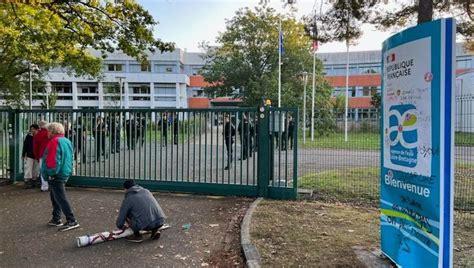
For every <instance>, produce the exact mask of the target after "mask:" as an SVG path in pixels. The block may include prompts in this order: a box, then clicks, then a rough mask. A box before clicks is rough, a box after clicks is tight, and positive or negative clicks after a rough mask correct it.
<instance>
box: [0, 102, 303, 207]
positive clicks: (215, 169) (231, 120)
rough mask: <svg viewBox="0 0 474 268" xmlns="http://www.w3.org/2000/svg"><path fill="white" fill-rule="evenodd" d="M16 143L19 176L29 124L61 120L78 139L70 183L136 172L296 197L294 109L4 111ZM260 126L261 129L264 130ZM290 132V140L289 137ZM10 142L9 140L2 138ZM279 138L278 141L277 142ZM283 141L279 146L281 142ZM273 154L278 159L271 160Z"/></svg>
mask: <svg viewBox="0 0 474 268" xmlns="http://www.w3.org/2000/svg"><path fill="white" fill-rule="evenodd" d="M5 114H6V115H9V116H10V118H12V119H10V121H11V122H8V124H10V128H5V129H10V132H11V134H12V136H11V139H10V141H11V142H13V144H14V146H13V147H14V148H13V149H14V151H13V155H12V156H8V155H6V158H10V159H11V158H13V160H12V161H10V162H8V163H9V164H10V163H13V164H12V167H11V168H12V172H13V173H12V174H9V176H11V177H13V178H15V179H17V180H18V179H21V178H22V176H23V175H22V173H23V165H22V164H21V156H20V154H19V152H21V150H22V142H21V140H22V139H23V138H24V137H25V135H26V133H27V131H28V129H29V126H30V125H31V124H32V123H38V122H40V121H42V120H44V121H46V122H60V123H62V124H63V125H64V126H65V132H66V133H65V136H66V137H67V138H69V139H70V140H71V141H72V144H73V147H74V159H75V161H74V170H75V171H74V176H72V177H71V179H70V184H71V185H78V186H81V185H82V186H100V187H120V186H121V184H122V182H123V180H125V179H128V178H133V179H136V180H139V181H140V183H141V184H142V185H144V186H146V187H148V188H150V189H156V190H169V191H179V192H197V193H210V194H229V195H244V196H268V197H274V198H296V185H297V184H296V179H297V173H296V172H297V170H296V169H295V168H294V166H295V165H296V163H297V162H296V153H294V154H290V153H288V151H285V149H286V148H285V146H286V144H287V143H291V144H293V143H294V144H297V134H296V133H297V128H294V129H293V132H294V133H295V134H294V135H293V133H292V134H291V135H288V137H287V136H286V135H285V134H284V133H285V132H284V129H285V128H284V127H283V126H282V127H280V124H281V123H283V124H286V123H285V122H286V121H285V119H286V118H289V117H290V115H292V114H294V115H295V116H296V118H297V114H298V113H297V110H295V109H293V110H292V109H275V108H271V109H269V108H263V109H261V110H260V109H257V108H235V109H234V108H232V109H128V110H118V109H105V110H49V111H39V110H34V111H21V112H18V111H17V112H5ZM259 130H261V131H259ZM289 138H290V139H291V142H289V141H288V139H289ZM1 144H2V145H4V146H7V145H8V142H7V143H3V142H2V143H1ZM275 144H277V145H278V146H276V147H275V146H274V145H275ZM275 148H277V149H275ZM272 162H273V166H274V167H275V168H272V167H273V166H272V165H271V163H272Z"/></svg>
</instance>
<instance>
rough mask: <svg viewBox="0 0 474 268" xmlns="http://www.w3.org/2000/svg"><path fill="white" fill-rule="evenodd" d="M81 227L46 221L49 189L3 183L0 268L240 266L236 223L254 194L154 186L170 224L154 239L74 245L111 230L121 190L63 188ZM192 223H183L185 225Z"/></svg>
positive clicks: (238, 224) (1, 191)
mask: <svg viewBox="0 0 474 268" xmlns="http://www.w3.org/2000/svg"><path fill="white" fill-rule="evenodd" d="M67 195H68V197H69V199H70V201H71V205H72V208H73V210H74V213H75V216H76V218H77V220H78V222H79V223H80V224H81V227H79V228H78V229H75V230H71V231H68V232H58V231H57V230H56V229H57V228H56V227H49V226H47V224H46V223H47V222H48V220H49V219H50V217H51V203H50V199H49V193H42V192H40V191H39V190H38V189H31V190H23V189H22V188H21V186H15V185H8V186H2V187H0V215H1V217H0V226H1V228H0V267H97V266H101V267H102V266H106V267H110V266H114V267H132V266H135V267H157V266H161V267H178V266H179V267H182V266H192V267H206V266H219V267H223V266H224V267H243V266H244V260H243V258H242V255H241V250H240V223H241V220H242V218H243V215H244V214H245V211H246V209H247V208H248V206H249V204H250V202H252V200H251V199H245V198H235V197H209V196H196V195H185V194H169V193H155V197H156V198H157V200H158V202H159V203H160V204H161V206H162V207H163V209H164V211H165V213H166V214H167V216H168V219H167V223H168V224H169V225H170V226H171V228H169V229H167V230H164V231H162V235H161V238H160V239H159V240H158V241H151V240H148V239H147V238H148V236H146V235H145V236H144V238H145V241H144V242H143V243H140V244H134V243H130V242H127V241H125V240H124V239H120V240H117V241H110V242H105V243H101V244H97V245H93V246H89V247H84V248H77V246H76V241H75V238H76V237H77V236H82V235H86V234H93V233H97V232H102V231H111V230H115V229H116V228H115V219H116V216H117V214H118V209H119V207H120V204H121V201H122V199H123V191H117V190H102V189H96V190H91V189H81V188H67ZM188 223H189V224H191V227H190V228H189V230H184V228H183V225H184V224H188Z"/></svg>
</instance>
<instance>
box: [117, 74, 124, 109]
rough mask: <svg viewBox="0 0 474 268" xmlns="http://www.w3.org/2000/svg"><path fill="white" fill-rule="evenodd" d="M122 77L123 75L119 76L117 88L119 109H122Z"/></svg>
mask: <svg viewBox="0 0 474 268" xmlns="http://www.w3.org/2000/svg"><path fill="white" fill-rule="evenodd" d="M122 78H123V77H119V78H118V79H119V90H120V93H119V94H120V109H122Z"/></svg>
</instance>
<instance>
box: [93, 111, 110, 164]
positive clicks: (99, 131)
mask: <svg viewBox="0 0 474 268" xmlns="http://www.w3.org/2000/svg"><path fill="white" fill-rule="evenodd" d="M106 134H107V125H106V124H105V123H104V121H103V120H102V118H101V117H100V116H99V117H98V118H97V124H96V126H95V129H94V139H95V152H96V153H95V154H96V156H95V157H96V160H97V161H99V160H100V156H101V155H104V158H105V157H106V153H105V139H106Z"/></svg>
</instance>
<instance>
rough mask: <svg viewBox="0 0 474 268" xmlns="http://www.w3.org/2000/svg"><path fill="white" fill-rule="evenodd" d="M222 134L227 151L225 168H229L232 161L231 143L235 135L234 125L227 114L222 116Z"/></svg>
mask: <svg viewBox="0 0 474 268" xmlns="http://www.w3.org/2000/svg"><path fill="white" fill-rule="evenodd" d="M222 134H223V135H224V140H225V148H226V151H227V165H226V166H225V168H224V169H225V170H228V169H229V168H230V164H231V163H232V144H233V143H234V136H235V127H234V126H233V125H232V122H230V117H229V115H228V114H226V115H225V116H224V131H223V132H222Z"/></svg>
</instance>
